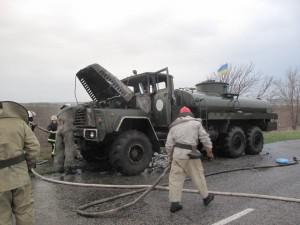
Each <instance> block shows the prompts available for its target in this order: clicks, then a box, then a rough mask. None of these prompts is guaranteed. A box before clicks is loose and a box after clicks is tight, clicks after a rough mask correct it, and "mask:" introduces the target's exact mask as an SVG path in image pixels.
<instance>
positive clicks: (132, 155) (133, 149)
mask: <svg viewBox="0 0 300 225" xmlns="http://www.w3.org/2000/svg"><path fill="white" fill-rule="evenodd" d="M143 153H144V150H143V147H142V146H141V145H137V144H136V145H132V146H130V148H129V152H128V156H129V159H130V160H131V161H133V162H138V161H140V160H141V159H142V158H143Z"/></svg>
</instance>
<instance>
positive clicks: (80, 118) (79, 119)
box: [73, 109, 86, 126]
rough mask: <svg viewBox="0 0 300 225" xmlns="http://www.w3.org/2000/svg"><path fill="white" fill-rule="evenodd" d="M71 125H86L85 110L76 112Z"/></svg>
mask: <svg viewBox="0 0 300 225" xmlns="http://www.w3.org/2000/svg"><path fill="white" fill-rule="evenodd" d="M73 124H74V126H84V125H85V124H86V112H85V109H79V110H77V111H76V113H75V118H74V122H73Z"/></svg>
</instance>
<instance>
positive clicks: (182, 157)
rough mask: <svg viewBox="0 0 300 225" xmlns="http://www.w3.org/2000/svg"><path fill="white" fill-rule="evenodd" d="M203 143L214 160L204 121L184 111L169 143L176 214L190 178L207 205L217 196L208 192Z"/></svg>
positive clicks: (173, 125)
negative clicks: (201, 148)
mask: <svg viewBox="0 0 300 225" xmlns="http://www.w3.org/2000/svg"><path fill="white" fill-rule="evenodd" d="M199 140H200V142H201V143H202V145H203V147H204V148H205V149H206V152H207V157H208V158H209V159H213V157H214V156H213V153H212V143H211V140H210V138H209V135H208V133H207V132H206V131H205V129H204V128H203V126H202V122H201V119H195V118H194V115H193V113H192V112H191V110H190V109H189V108H188V107H185V106H184V107H182V108H181V109H180V111H179V115H178V118H177V119H176V120H175V121H174V122H173V123H172V124H171V125H170V131H169V134H168V137H167V142H166V150H167V152H168V156H169V162H170V163H171V171H170V175H169V188H170V191H169V200H170V203H171V207H170V211H171V212H172V213H174V212H176V211H178V210H181V209H182V205H181V196H182V188H183V184H184V180H185V178H186V176H187V175H188V176H190V177H191V178H192V181H193V183H194V184H195V186H196V187H197V189H198V190H199V192H200V194H201V196H202V198H203V203H204V205H205V206H207V205H208V204H209V203H210V202H211V201H212V200H213V199H214V195H213V194H211V193H208V190H207V186H206V180H205V177H204V171H203V166H202V162H201V159H200V156H201V153H200V152H199V150H197V146H198V141H199Z"/></svg>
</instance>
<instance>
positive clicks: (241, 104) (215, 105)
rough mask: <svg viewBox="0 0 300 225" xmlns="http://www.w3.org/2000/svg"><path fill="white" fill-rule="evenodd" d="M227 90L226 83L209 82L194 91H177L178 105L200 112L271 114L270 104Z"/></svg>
mask: <svg viewBox="0 0 300 225" xmlns="http://www.w3.org/2000/svg"><path fill="white" fill-rule="evenodd" d="M227 89H228V84H226V83H222V82H214V81H208V82H203V83H200V84H197V85H196V90H193V91H188V90H182V89H180V90H175V97H176V105H180V106H183V105H185V106H188V107H190V108H192V109H194V110H196V111H198V112H200V111H202V112H203V111H206V112H255V113H269V112H271V105H270V104H269V103H267V102H265V101H263V100H260V99H255V98H247V97H240V96H238V95H234V94H229V93H227Z"/></svg>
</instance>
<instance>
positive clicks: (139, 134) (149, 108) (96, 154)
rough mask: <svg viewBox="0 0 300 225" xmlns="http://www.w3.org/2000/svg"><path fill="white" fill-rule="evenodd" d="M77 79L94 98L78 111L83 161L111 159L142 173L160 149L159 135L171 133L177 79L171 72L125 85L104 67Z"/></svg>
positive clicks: (125, 170) (122, 168)
mask: <svg viewBox="0 0 300 225" xmlns="http://www.w3.org/2000/svg"><path fill="white" fill-rule="evenodd" d="M76 76H77V78H78V79H79V80H80V82H81V83H82V85H83V86H84V88H85V89H86V91H87V92H88V94H89V95H90V97H91V98H92V99H93V102H90V103H86V104H82V105H78V106H77V107H76V110H75V118H74V126H75V130H74V136H75V141H76V143H77V144H79V146H80V149H81V152H82V155H83V157H84V158H85V159H86V160H87V161H95V160H105V161H109V162H110V164H111V165H112V166H113V167H115V168H116V169H117V170H119V171H120V172H121V173H123V174H125V175H135V174H139V173H140V172H142V171H143V170H144V169H145V168H146V167H147V165H148V164H149V162H150V160H151V158H152V155H153V153H154V152H159V151H160V146H161V144H163V140H162V139H161V138H160V137H159V132H158V131H160V130H161V131H163V132H164V133H166V132H167V131H168V125H169V124H170V122H171V104H172V98H173V96H174V93H173V92H174V88H173V77H172V76H171V75H169V74H168V70H167V68H166V69H163V70H160V71H157V72H154V73H142V74H137V75H134V76H130V77H128V78H126V79H124V80H122V81H120V80H119V79H117V78H116V77H115V76H114V75H113V74H111V73H110V72H108V71H107V70H106V69H104V68H103V67H101V66H100V65H98V64H93V65H90V66H88V67H86V68H84V69H82V70H80V71H79V72H78V73H77V75H76ZM165 135H166V134H165ZM165 135H164V136H165Z"/></svg>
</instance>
